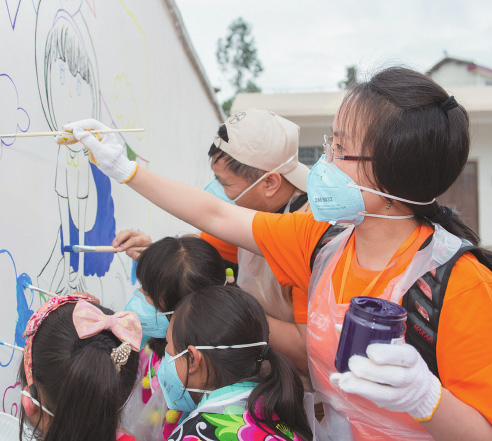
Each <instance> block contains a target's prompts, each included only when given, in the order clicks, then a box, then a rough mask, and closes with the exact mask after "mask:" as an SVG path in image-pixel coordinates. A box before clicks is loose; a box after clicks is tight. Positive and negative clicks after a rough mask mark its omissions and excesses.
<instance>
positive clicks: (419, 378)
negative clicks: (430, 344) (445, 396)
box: [330, 343, 442, 421]
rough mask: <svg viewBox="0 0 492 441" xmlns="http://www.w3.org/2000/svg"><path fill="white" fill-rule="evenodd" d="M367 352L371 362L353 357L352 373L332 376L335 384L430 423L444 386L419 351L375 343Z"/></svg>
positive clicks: (406, 345)
mask: <svg viewBox="0 0 492 441" xmlns="http://www.w3.org/2000/svg"><path fill="white" fill-rule="evenodd" d="M366 352H367V356H368V357H369V358H365V357H361V356H360V355H352V357H350V359H349V362H348V364H349V368H350V371H349V372H345V373H343V374H340V373H334V374H331V376H330V381H331V382H332V384H334V385H335V386H338V387H339V388H340V389H342V390H343V391H345V392H348V393H353V394H357V395H360V396H361V397H364V398H367V399H368V400H371V401H372V402H374V403H375V404H377V405H378V406H379V407H384V408H386V409H388V410H391V411H393V412H406V413H408V414H409V415H410V416H411V417H413V418H415V419H416V420H418V421H427V420H430V419H431V418H432V415H433V414H434V411H435V410H436V408H437V406H438V404H439V401H440V400H441V393H442V386H441V382H440V381H439V380H438V378H437V377H436V376H435V375H434V374H433V373H432V372H431V371H429V368H428V367H427V364H426V363H425V361H424V360H423V358H422V357H421V356H420V354H419V353H418V352H417V350H416V349H415V348H414V347H413V346H411V345H408V344H403V345H390V344H381V343H374V344H371V345H369V346H368V347H367V351H366Z"/></svg>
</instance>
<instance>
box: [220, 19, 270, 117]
mask: <svg viewBox="0 0 492 441" xmlns="http://www.w3.org/2000/svg"><path fill="white" fill-rule="evenodd" d="M216 57H217V62H218V63H219V67H220V70H221V71H222V72H223V73H224V75H225V76H226V77H227V79H228V81H229V83H230V84H231V85H232V87H233V88H234V96H233V97H231V98H229V99H228V100H226V101H224V102H223V103H222V108H223V109H224V112H225V113H226V114H227V115H229V112H230V109H231V105H232V102H233V101H234V97H235V95H236V94H238V93H241V92H245V93H251V92H261V89H260V87H259V86H258V85H257V84H256V83H255V82H254V81H253V80H254V79H255V78H256V77H257V76H258V75H259V74H260V73H261V72H263V65H262V64H261V61H260V60H259V59H258V53H257V50H256V46H255V40H254V38H253V37H252V35H251V27H250V25H249V24H248V23H246V22H245V21H244V20H243V19H242V18H241V17H239V18H237V19H236V20H234V21H233V22H232V23H231V24H230V25H229V28H228V33H227V36H226V37H225V38H224V39H222V38H220V39H219V40H218V41H217V52H216Z"/></svg>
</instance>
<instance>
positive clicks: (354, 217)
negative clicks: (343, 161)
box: [307, 155, 366, 225]
mask: <svg viewBox="0 0 492 441" xmlns="http://www.w3.org/2000/svg"><path fill="white" fill-rule="evenodd" d="M349 184H353V185H354V186H349ZM307 194H308V199H309V204H310V205H311V210H312V212H313V215H314V218H315V219H316V220H317V221H318V222H334V221H336V222H342V223H349V224H354V225H359V224H360V223H361V222H362V221H363V220H364V216H363V215H362V214H360V213H363V212H365V211H366V209H365V206H364V199H362V194H361V192H360V190H359V188H358V187H357V186H356V184H355V182H354V181H353V180H352V179H351V178H350V177H349V176H347V175H346V174H345V173H344V172H343V171H341V170H340V169H339V168H338V167H337V166H336V165H335V164H333V163H328V162H326V159H325V155H322V156H321V158H320V159H319V161H318V162H317V163H316V164H314V166H313V168H312V169H311V171H310V172H309V176H308V180H307Z"/></svg>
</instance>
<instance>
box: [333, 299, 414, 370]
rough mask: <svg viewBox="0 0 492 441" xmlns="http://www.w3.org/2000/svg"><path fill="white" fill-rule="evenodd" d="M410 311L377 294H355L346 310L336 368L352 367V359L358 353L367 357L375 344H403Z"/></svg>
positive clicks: (345, 368) (347, 368)
mask: <svg viewBox="0 0 492 441" xmlns="http://www.w3.org/2000/svg"><path fill="white" fill-rule="evenodd" d="M406 320H407V310H406V309H405V308H404V307H403V306H400V305H398V304H396V303H393V302H390V301H388V300H383V299H378V298H375V297H353V298H352V300H350V306H349V309H348V311H347V312H346V313H345V319H344V321H343V327H342V333H341V335H340V342H339V343H338V349H337V355H336V358H335V367H336V368H337V370H338V371H339V372H347V371H348V370H349V367H348V361H349V358H350V357H351V356H352V355H354V354H356V355H362V356H363V357H367V354H366V349H367V346H369V345H370V344H371V343H388V344H399V343H403V341H404V338H405V330H406V323H405V322H406Z"/></svg>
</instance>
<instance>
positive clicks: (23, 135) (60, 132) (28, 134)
mask: <svg viewBox="0 0 492 441" xmlns="http://www.w3.org/2000/svg"><path fill="white" fill-rule="evenodd" d="M87 130H88V131H89V132H91V133H120V132H143V131H144V130H145V129H102V130H91V129H87ZM56 135H72V132H69V131H67V130H57V131H54V132H19V133H7V134H3V135H0V139H1V138H30V137H33V136H56Z"/></svg>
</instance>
